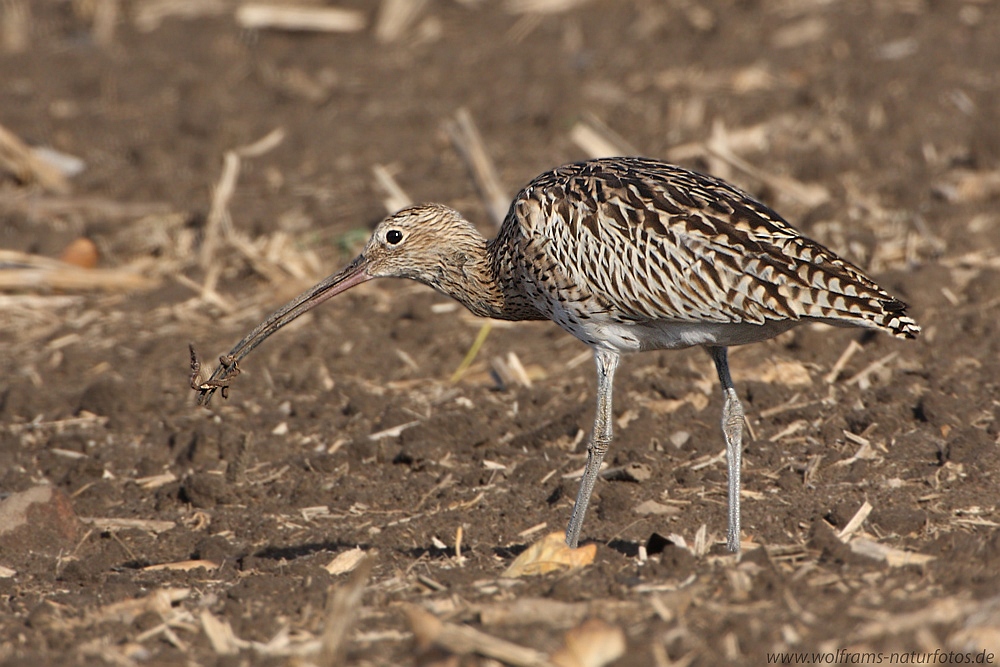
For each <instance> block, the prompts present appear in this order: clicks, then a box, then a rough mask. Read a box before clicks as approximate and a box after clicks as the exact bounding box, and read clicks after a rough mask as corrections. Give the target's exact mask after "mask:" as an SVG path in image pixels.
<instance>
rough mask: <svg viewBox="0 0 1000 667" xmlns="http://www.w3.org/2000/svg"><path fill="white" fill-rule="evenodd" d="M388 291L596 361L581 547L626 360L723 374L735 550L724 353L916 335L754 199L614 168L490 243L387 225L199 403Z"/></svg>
mask: <svg viewBox="0 0 1000 667" xmlns="http://www.w3.org/2000/svg"><path fill="white" fill-rule="evenodd" d="M382 277H393V278H409V279H411V280H416V281H419V282H421V283H424V284H425V285H429V286H430V287H433V288H434V289H436V290H438V291H439V292H442V293H444V294H447V295H448V296H450V297H452V298H454V299H456V300H457V301H459V302H460V303H461V304H462V305H464V306H465V307H466V308H468V309H469V310H470V311H471V312H473V313H474V314H476V315H479V316H482V317H492V318H497V319H504V320H545V319H548V320H552V321H553V322H555V323H556V324H558V325H559V326H560V327H562V328H563V329H565V330H566V331H568V332H569V333H571V334H573V335H574V336H576V337H577V338H579V339H580V340H581V341H583V342H584V343H586V344H587V345H589V346H590V347H591V348H593V351H594V360H595V362H596V365H597V410H596V415H595V417H594V426H593V431H592V433H591V437H590V441H589V444H588V446H587V463H586V467H585V469H584V474H583V478H582V480H581V483H580V490H579V493H578V495H577V499H576V504H575V505H574V507H573V512H572V516H571V518H570V521H569V526H568V528H567V529H566V542H567V543H568V544H569V545H570V546H572V547H575V546H577V543H578V541H579V538H580V531H581V528H582V526H583V520H584V516H585V514H586V511H587V504H588V503H589V501H590V496H591V493H592V491H593V488H594V483H595V482H596V481H597V477H598V475H599V473H600V468H601V463H602V461H603V459H604V455H605V453H606V452H607V450H608V447H609V445H610V444H611V439H612V412H611V405H612V389H613V382H614V376H615V370H616V369H617V368H618V363H619V361H620V359H621V356H622V355H623V354H625V353H629V352H640V351H644V350H666V349H677V348H684V347H691V346H695V345H700V346H702V347H704V348H705V349H706V350H707V351H708V353H709V355H710V356H711V357H712V360H713V361H714V362H715V368H716V371H717V373H718V376H719V380H720V382H721V385H722V392H723V410H722V431H723V435H724V437H725V441H726V459H727V468H728V475H729V481H728V507H729V512H728V514H729V516H728V519H729V521H728V533H727V544H728V547H729V549H730V550H731V551H738V550H739V546H740V474H741V473H740V457H741V452H742V432H743V424H744V413H743V408H742V406H741V404H740V400H739V397H738V396H737V393H736V389H735V388H734V386H733V382H732V378H731V377H730V373H729V365H728V362H727V356H726V354H727V348H728V347H729V346H732V345H743V344H746V343H754V342H757V341H762V340H766V339H768V338H772V337H774V336H777V335H778V334H780V333H782V332H784V331H787V330H789V329H790V328H792V327H794V326H796V325H798V324H802V323H805V322H826V323H829V324H833V325H839V326H857V327H865V328H869V329H876V330H881V331H885V332H888V333H891V334H893V335H894V336H897V337H900V338H914V337H915V336H916V335H917V334H918V333H919V332H920V327H919V326H918V325H917V323H916V322H915V321H914V320H913V319H911V318H910V317H908V316H907V315H906V305H905V304H904V303H903V302H901V301H899V300H898V299H896V298H894V297H892V296H890V295H889V294H888V293H887V292H886V291H885V290H884V289H882V288H881V287H879V286H878V285H877V284H876V283H875V281H874V280H872V279H871V278H869V277H868V276H866V275H865V274H864V273H863V272H862V271H861V269H859V268H858V267H856V266H854V265H853V264H851V263H849V262H847V261H845V260H843V259H841V258H840V257H838V256H837V255H835V254H834V253H833V252H832V251H830V250H828V249H827V248H825V247H824V246H822V245H820V244H819V243H816V242H815V241H812V240H810V239H808V238H806V237H805V236H803V235H802V234H800V233H799V232H797V231H796V230H795V229H793V228H792V227H791V226H790V225H789V224H788V223H787V222H785V220H784V219H782V218H781V216H779V215H778V214H777V213H775V212H774V211H772V210H771V209H770V208H768V207H767V206H765V205H764V204H761V203H760V202H758V201H757V200H755V199H754V198H753V197H751V196H750V195H748V194H746V193H745V192H742V191H740V190H739V189H737V188H735V187H733V186H732V185H729V184H728V183H726V182H724V181H721V180H719V179H717V178H713V177H711V176H706V175H704V174H699V173H696V172H693V171H689V170H686V169H682V168H680V167H676V166H673V165H669V164H665V163H663V162H658V161H655V160H649V159H643V158H610V159H600V160H590V161H586V162H579V163H575V164H570V165H566V166H563V167H559V168H557V169H554V170H552V171H548V172H546V173H544V174H542V175H540V176H538V177H537V178H535V179H534V180H532V181H531V182H530V183H528V185H527V186H525V187H524V189H522V190H521V191H520V192H519V193H518V194H517V196H516V197H515V198H514V201H513V203H512V204H511V206H510V209H509V212H508V213H507V217H506V219H505V220H504V223H503V225H502V226H501V228H500V231H499V233H498V234H497V236H496V238H494V239H493V240H492V241H487V240H486V239H485V238H484V237H483V236H482V235H480V233H479V232H478V231H476V228H475V227H473V226H472V224H470V223H469V222H467V221H466V220H465V219H464V218H463V217H462V215H461V214H460V213H458V212H457V211H454V210H452V209H451V208H448V207H446V206H441V205H438V204H425V205H420V206H412V207H409V208H405V209H403V210H401V211H399V212H398V213H395V214H393V215H390V216H389V217H387V218H385V219H384V220H382V222H380V223H379V224H378V225H377V226H376V227H375V231H374V233H373V234H372V237H371V239H370V240H369V241H368V243H367V245H366V246H365V248H364V250H363V251H362V252H361V254H360V255H358V257H357V258H356V259H354V261H352V262H351V263H350V264H349V265H348V266H346V267H345V268H344V269H343V270H341V271H340V272H338V273H335V274H333V275H331V276H329V277H328V278H326V279H325V280H323V281H322V282H320V283H319V284H317V285H316V286H314V287H312V288H311V289H309V290H308V291H306V292H305V293H303V294H301V295H300V296H298V297H297V298H295V299H294V300H292V301H291V302H289V303H288V304H286V305H285V306H283V307H281V308H280V309H278V310H277V311H276V312H275V313H273V314H272V315H271V316H270V317H268V318H267V319H266V320H265V321H264V322H262V323H261V324H260V325H258V326H257V328H255V329H254V330H253V331H252V332H250V334H248V335H247V336H246V338H244V339H243V340H241V341H240V342H239V343H238V344H237V345H236V347H234V348H233V349H232V351H231V352H230V353H229V355H227V356H225V357H222V358H221V359H220V365H219V366H218V367H217V368H216V369H215V371H214V372H213V374H212V376H211V377H210V378H209V379H208V380H207V381H201V380H200V379H196V380H195V381H194V382H193V383H192V384H193V386H194V387H195V389H197V390H198V391H199V392H200V395H199V403H201V404H206V403H207V402H208V401H209V400H210V399H211V397H212V394H213V393H214V392H215V391H216V389H219V388H222V389H223V390H225V389H226V388H227V387H228V385H229V383H230V381H231V380H232V377H233V376H234V375H236V373H238V371H239V369H238V367H237V363H238V362H239V361H240V360H241V359H243V358H244V357H245V356H246V355H247V354H249V353H250V351H252V350H253V349H254V348H255V347H257V345H259V344H260V343H261V342H262V341H263V340H264V339H265V338H267V337H268V336H270V335H271V334H272V333H274V332H275V331H277V330H278V329H280V328H281V327H283V326H284V325H286V324H288V323H289V322H291V321H292V320H294V319H295V318H296V317H298V316H299V315H301V314H302V313H304V312H306V311H308V310H310V309H311V308H313V307H314V306H316V305H318V304H320V303H322V302H323V301H326V300H327V299H329V298H330V297H333V296H335V295H337V294H340V293H341V292H344V291H345V290H348V289H350V288H351V287H354V286H355V285H359V284H361V283H363V282H365V281H368V280H371V279H372V278H382ZM224 395H225V392H224Z"/></svg>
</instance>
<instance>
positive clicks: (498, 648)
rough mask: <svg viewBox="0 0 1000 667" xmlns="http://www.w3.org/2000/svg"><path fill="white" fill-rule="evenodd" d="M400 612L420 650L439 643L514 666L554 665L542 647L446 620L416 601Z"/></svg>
mask: <svg viewBox="0 0 1000 667" xmlns="http://www.w3.org/2000/svg"><path fill="white" fill-rule="evenodd" d="M403 612H404V613H405V614H406V618H407V620H408V621H409V623H410V629H411V630H412V631H413V636H414V637H415V639H416V641H417V646H418V647H420V648H421V649H423V650H426V649H428V648H430V647H431V646H438V647H440V648H442V649H444V650H446V651H448V652H450V653H454V654H456V655H468V654H470V653H474V654H478V655H482V656H486V657H488V658H493V659H495V660H499V661H500V662H502V663H504V664H507V665H514V666H515V667H553V663H551V662H549V660H548V658H547V657H546V656H545V654H544V653H542V652H541V651H536V650H535V649H532V648H528V647H526V646H521V645H519V644H515V643H513V642H509V641H506V640H504V639H499V638H497V637H494V636H492V635H488V634H486V633H485V632H483V631H481V630H476V629H475V628H471V627H469V626H467V625H456V624H454V623H445V622H443V621H441V620H440V619H438V618H437V617H436V616H434V615H433V614H430V613H428V612H426V611H424V610H423V609H420V608H419V607H417V606H415V605H410V604H408V605H405V606H404V607H403Z"/></svg>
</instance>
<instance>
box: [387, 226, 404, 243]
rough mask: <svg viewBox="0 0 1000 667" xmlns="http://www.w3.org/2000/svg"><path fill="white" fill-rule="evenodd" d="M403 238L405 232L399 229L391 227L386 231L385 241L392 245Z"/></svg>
mask: <svg viewBox="0 0 1000 667" xmlns="http://www.w3.org/2000/svg"><path fill="white" fill-rule="evenodd" d="M402 240H403V232H401V231H399V230H398V229H390V230H389V231H387V232H386V233H385V241H386V243H388V244H390V245H396V244H397V243H399V242H400V241H402Z"/></svg>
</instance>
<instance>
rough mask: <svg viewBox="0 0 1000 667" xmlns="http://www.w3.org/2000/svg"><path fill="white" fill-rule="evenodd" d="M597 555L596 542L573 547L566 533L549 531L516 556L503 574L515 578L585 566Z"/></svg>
mask: <svg viewBox="0 0 1000 667" xmlns="http://www.w3.org/2000/svg"><path fill="white" fill-rule="evenodd" d="M596 555H597V545H596V544H587V545H585V546H582V547H579V548H577V549H571V548H570V547H569V545H567V544H566V536H565V534H564V533H549V534H548V535H546V536H545V537H543V538H542V539H540V540H538V541H537V542H535V543H534V544H532V545H531V546H530V547H528V548H527V549H525V551H524V552H523V553H522V554H521V555H520V556H518V557H517V558H515V559H514V562H513V563H511V564H510V567H508V568H507V570H506V571H505V572H504V573H503V576H505V577H509V578H514V577H523V576H531V575H536V574H546V573H548V572H555V571H557V570H562V569H576V568H580V567H585V566H587V565H590V564H591V563H593V562H594V556H596Z"/></svg>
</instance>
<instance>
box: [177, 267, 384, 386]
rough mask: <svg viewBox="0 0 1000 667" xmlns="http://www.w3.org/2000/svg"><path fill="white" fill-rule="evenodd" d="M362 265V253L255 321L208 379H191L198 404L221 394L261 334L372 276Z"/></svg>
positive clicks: (267, 333) (259, 342)
mask: <svg viewBox="0 0 1000 667" xmlns="http://www.w3.org/2000/svg"><path fill="white" fill-rule="evenodd" d="M366 268H367V262H366V260H365V257H364V255H359V256H358V257H357V258H355V259H354V261H353V262H351V263H350V264H348V265H347V266H346V267H344V268H343V269H342V270H340V271H338V272H337V273H335V274H333V275H331V276H329V277H327V278H324V279H323V280H322V281H321V282H319V283H318V284H316V285H314V286H313V287H311V288H309V289H308V290H306V291H305V292H303V293H302V294H300V295H298V296H297V297H295V298H294V299H292V300H291V301H289V302H288V303H286V304H285V305H284V306H282V307H281V308H279V309H278V310H276V311H274V312H273V313H272V314H271V316H270V317H268V318H267V319H266V320H264V321H263V322H261V323H260V324H258V325H257V327H256V328H255V329H254V330H253V331H251V332H250V333H249V334H247V335H246V337H245V338H244V339H243V340H241V341H240V342H239V343H237V344H236V347H234V348H233V349H232V350H230V352H229V354H227V355H226V356H224V357H220V359H219V365H218V366H217V367H216V369H215V370H214V371H213V372H212V375H211V377H209V378H208V380H206V381H204V382H202V381H200V380H198V381H197V382H195V383H192V386H193V387H194V389H195V390H196V391H198V405H208V402H209V401H210V400H212V396H213V395H214V394H215V390H216V389H222V390H223V392H222V395H223V397H225V395H226V391H225V390H226V389H227V388H228V387H229V383H230V381H231V380H232V378H234V377H235V376H236V375H238V374H239V372H240V371H239V368H238V367H237V363H239V362H240V360H242V359H243V358H244V357H245V356H247V355H248V354H250V353H251V352H252V351H253V349H254V348H255V347H257V346H258V345H260V344H261V343H263V342H264V339H265V338H267V337H268V336H270V335H271V334H273V333H274V332H275V331H277V330H278V329H280V328H281V327H283V326H285V325H286V324H288V323H289V322H291V321H292V320H294V319H295V318H297V317H298V316H299V315H302V314H303V313H305V312H307V311H309V310H312V309H313V308H314V307H316V306H318V305H319V304H321V303H323V302H324V301H326V300H327V299H330V298H332V297H335V296H337V295H338V294H340V293H342V292H346V291H347V290H349V289H351V288H352V287H354V286H356V285H360V284H361V283H363V282H366V281H368V280H371V279H372V278H373V277H374V276H371V275H369V274H368V272H367V271H366V270H365V269H366ZM192 354H193V353H192Z"/></svg>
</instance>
